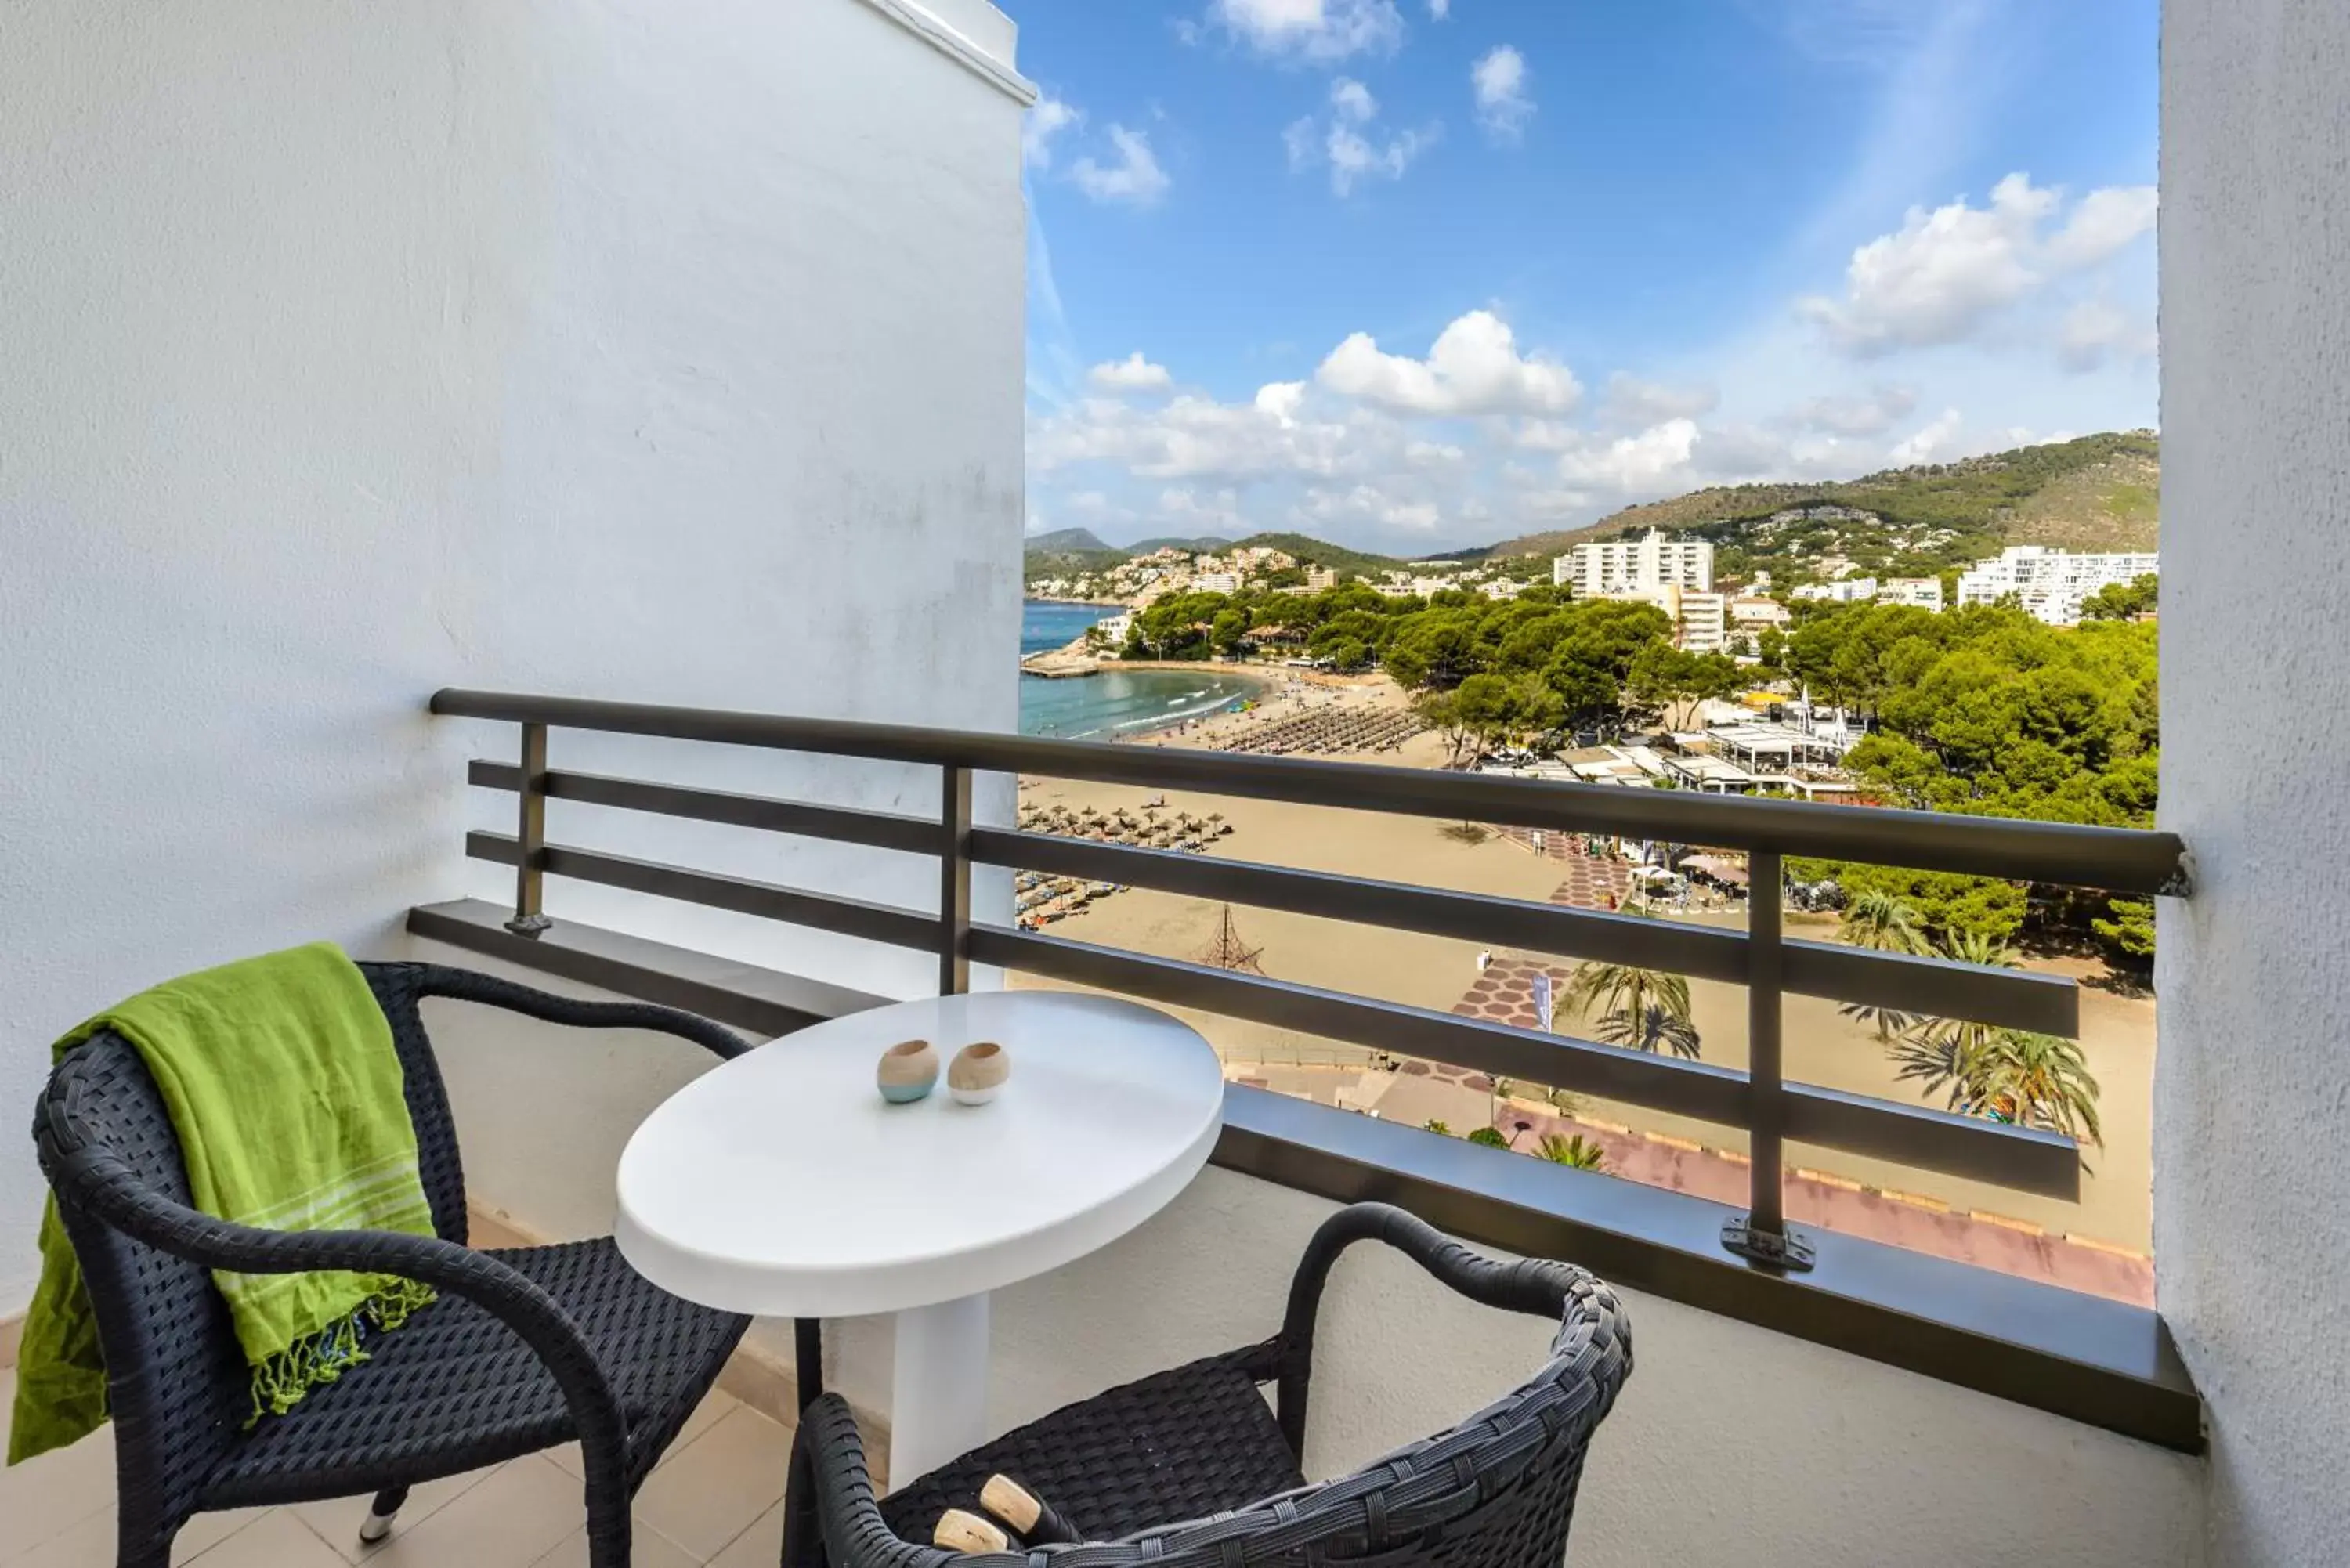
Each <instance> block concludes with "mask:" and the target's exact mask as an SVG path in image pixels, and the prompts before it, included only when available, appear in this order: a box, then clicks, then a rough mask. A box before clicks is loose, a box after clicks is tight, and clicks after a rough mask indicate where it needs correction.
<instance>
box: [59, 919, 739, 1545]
mask: <svg viewBox="0 0 2350 1568" xmlns="http://www.w3.org/2000/svg"><path fill="white" fill-rule="evenodd" d="M360 968H361V970H362V971H364V972H365V973H366V975H367V979H368V983H369V986H370V987H372V988H373V990H374V992H375V995H376V1000H377V1001H378V1002H380V1003H381V1005H382V1007H383V1011H384V1016H385V1017H386V1018H387V1019H389V1020H390V1023H391V1033H392V1039H393V1041H394V1043H395V1044H397V1046H398V1048H399V1051H400V1066H401V1068H402V1071H403V1075H404V1078H405V1084H404V1094H405V1097H406V1099H407V1101H408V1113H409V1116H410V1118H411V1120H412V1121H413V1122H414V1124H415V1127H416V1143H417V1149H418V1153H419V1155H420V1157H421V1165H422V1168H423V1178H424V1190H425V1195H426V1197H427V1198H428V1199H429V1200H430V1201H431V1204H432V1223H433V1228H434V1229H435V1230H436V1231H439V1233H440V1234H439V1236H438V1238H437V1239H435V1238H428V1237H421V1236H406V1235H394V1234H390V1233H386V1232H380V1231H310V1232H304V1233H291V1232H284V1231H258V1230H254V1229H251V1228H249V1227H246V1226H242V1225H232V1224H227V1223H224V1222H223V1221H221V1220H214V1219H212V1218H210V1217H209V1216H207V1215H204V1214H201V1213H198V1212H197V1211H196V1210H193V1209H192V1208H191V1207H189V1204H190V1198H189V1192H188V1181H187V1174H186V1170H185V1168H184V1166H183V1163H182V1158H181V1153H180V1146H179V1141H178V1139H177V1138H176V1137H174V1136H173V1133H172V1123H171V1119H170V1117H169V1116H167V1115H166V1114H165V1112H164V1108H163V1102H162V1100H161V1096H158V1094H157V1093H156V1090H155V1085H154V1081H153V1080H152V1079H151V1078H150V1077H149V1076H148V1074H147V1069H146V1066H145V1064H143V1063H142V1062H141V1061H140V1056H139V1054H138V1052H137V1051H136V1050H135V1049H133V1048H132V1047H131V1046H130V1044H129V1043H128V1042H126V1041H124V1040H122V1039H121V1038H120V1036H118V1035H114V1034H110V1033H101V1034H99V1035H97V1036H95V1037H93V1038H92V1039H90V1040H89V1041H88V1043H87V1044H83V1045H81V1046H79V1047H78V1048H77V1049H75V1050H73V1051H70V1052H68V1054H66V1057H65V1059H64V1061H62V1062H61V1063H59V1064H58V1065H57V1071H56V1072H55V1073H54V1074H53V1075H51V1076H50V1079H49V1083H48V1087H47V1091H46V1093H44V1094H43V1096H41V1101H40V1105H39V1107H38V1109H37V1110H36V1114H35V1116H34V1124H33V1137H34V1141H35V1143H36V1146H37V1147H38V1149H39V1152H40V1160H41V1168H42V1170H43V1171H44V1172H45V1173H46V1174H47V1177H48V1179H49V1184H50V1186H51V1187H52V1188H53V1189H55V1190H56V1192H57V1202H58V1208H59V1212H60V1214H61V1215H62V1216H63V1218H64V1220H65V1226H66V1231H67V1233H68V1235H69V1236H70V1237H71V1238H72V1241H73V1245H74V1251H75V1252H76V1254H77V1255H78V1257H79V1258H80V1260H81V1266H82V1271H83V1273H84V1275H85V1276H86V1278H87V1279H88V1285H89V1292H90V1299H91V1303H92V1305H93V1307H94V1308H95V1310H96V1314H97V1317H98V1326H99V1341H100V1345H101V1347H102V1348H103V1350H104V1353H105V1356H106V1369H107V1386H108V1397H109V1405H110V1407H111V1409H112V1413H113V1417H114V1440H115V1454H116V1461H117V1462H116V1474H117V1487H118V1490H119V1494H120V1496H119V1505H118V1506H119V1516H120V1534H119V1542H120V1544H119V1546H118V1549H117V1550H118V1552H119V1553H120V1555H119V1559H118V1560H119V1562H120V1565H121V1568H165V1565H166V1564H168V1563H170V1561H171V1552H172V1537H173V1536H174V1535H175V1534H177V1533H178V1532H179V1530H180V1527H181V1526H182V1524H184V1523H186V1522H187V1521H188V1519H189V1518H190V1516H191V1515H193V1514H196V1513H199V1512H203V1511H209V1510H213V1509H228V1508H243V1507H247V1506H250V1505H254V1504H267V1503H286V1502H302V1501H310V1500H312V1499H317V1498H330V1497H348V1496H354V1495H359V1494H362V1493H368V1492H373V1493H376V1494H377V1495H376V1498H375V1502H374V1506H373V1508H372V1509H371V1511H370V1513H369V1520H368V1522H367V1524H366V1526H364V1527H363V1529H362V1535H363V1536H364V1537H365V1538H366V1539H369V1540H377V1539H380V1538H381V1536H382V1535H383V1534H384V1533H386V1532H389V1530H390V1522H391V1515H392V1514H393V1513H395V1512H396V1511H398V1509H399V1507H400V1503H401V1502H402V1501H405V1499H406V1497H407V1494H408V1489H409V1488H410V1487H411V1486H412V1485H415V1484H416V1483H418V1482H420V1481H425V1480H433V1479H435V1478H437V1477H441V1476H447V1475H454V1474H457V1473H460V1472H462V1471H464V1470H469V1469H477V1468H479V1467H481V1466H484V1465H492V1464H496V1463H499V1462H501V1461H503V1460H505V1459H514V1458H515V1457H517V1456H519V1455H522V1454H527V1453H531V1452H534V1451H536V1450H537V1449H547V1448H552V1447H554V1446H556V1444H558V1443H563V1442H567V1441H569V1440H570V1439H572V1438H577V1439H578V1440H579V1445H580V1450H581V1457H582V1460H583V1463H584V1467H585V1469H586V1472H587V1530H588V1540H589V1542H590V1546H589V1561H590V1562H591V1563H593V1564H594V1568H623V1565H624V1564H626V1563H627V1562H628V1561H629V1501H630V1500H631V1499H632V1498H633V1497H634V1496H635V1494H636V1490H637V1488H638V1487H639V1485H641V1484H642V1483H643V1481H644V1479H645V1477H646V1476H647V1475H648V1474H650V1471H651V1469H652V1467H653V1465H654V1463H655V1461H656V1460H658V1459H660V1454H661V1450H662V1449H665V1448H666V1447H667V1446H668V1445H669V1443H670V1441H671V1438H675V1437H676V1435H677V1432H678V1429H679V1428H681V1426H683V1425H684V1423H685V1419H686V1417H687V1416H688V1415H690V1414H691V1412H692V1410H693V1407H694V1406H695V1405H696V1404H698V1403H699V1402H700V1401H701V1399H702V1396H703V1395H704V1394H705V1393H707V1392H708V1391H709V1388H710V1386H711V1384H712V1382H713V1381H715V1380H716V1378H717V1376H718V1371H719V1368H720V1367H721V1366H723V1364H724V1362H725V1360H726V1357H727V1356H728V1355H730V1354H731V1353H732V1352H733V1348H734V1345H735V1343H736V1342H737V1341H738V1340H740V1339H741V1338H742V1337H743V1329H744V1328H745V1327H746V1326H747V1325H748V1324H749V1321H750V1320H749V1319H747V1318H743V1317H736V1316H733V1315H732V1314H725V1313H716V1312H711V1311H708V1310H706V1309H704V1308H702V1307H698V1306H693V1305H690V1304H688V1303H685V1302H681V1301H679V1300H678V1299H677V1298H676V1297H674V1296H671V1295H669V1294H666V1293H663V1292H661V1291H660V1290H658V1289H656V1288H655V1287H654V1286H652V1285H651V1284H649V1283H648V1282H645V1281H644V1280H643V1279H642V1278H640V1277H639V1275H637V1274H636V1273H635V1272H633V1271H632V1270H630V1269H629V1266H628V1264H627V1263H626V1262H623V1261H622V1260H621V1258H620V1255H619V1252H618V1251H616V1250H615V1249H614V1248H613V1245H612V1243H611V1242H610V1241H608V1240H605V1241H574V1242H567V1243H566V1244H564V1245H561V1246H554V1247H534V1248H525V1249H516V1250H509V1251H472V1250H471V1249H469V1248H468V1247H467V1246H466V1245H465V1182H464V1175H463V1170H462V1168H460V1166H459V1164H458V1158H457V1137H456V1128H455V1127H454V1126H453V1124H452V1121H451V1118H450V1114H449V1102H448V1097H447V1096H446V1094H445V1093H444V1091H443V1090H442V1083H441V1073H440V1069H439V1067H438V1066H437V1065H436V1064H435V1063H434V1061H433V1056H432V1042H431V1041H430V1040H429V1039H428V1038H427V1037H426V1035H425V1033H424V1023H423V1020H422V1018H421V1015H420V1013H419V1012H418V1009H417V1003H418V1002H419V1001H420V999H421V998H424V997H428V996H442V997H453V998H457V999H459V1000H462V1001H466V1002H487V1003H491V1004H493V1005H494V1006H498V1007H504V1008H508V1009H511V1010H513V1011H514V1012H523V1013H527V1014H529V1015H531V1016H532V1017H535V1018H542V1019H546V1020H548V1021H550V1022H552V1023H566V1024H577V1025H583V1026H589V1027H604V1028H634V1029H657V1030H661V1031H663V1032H665V1033H671V1034H679V1035H682V1036H684V1037H685V1038H686V1039H689V1040H691V1041H693V1042H694V1043H696V1044H700V1045H703V1046H706V1047H707V1048H709V1049H710V1050H712V1051H713V1052H715V1053H716V1054H719V1055H721V1056H733V1055H738V1054H741V1053H742V1052H743V1049H744V1046H743V1043H742V1041H740V1040H739V1039H737V1038H736V1037H735V1036H734V1035H733V1033H729V1032H728V1031H727V1030H725V1029H723V1028H721V1027H720V1026H719V1025H717V1024H715V1023H711V1022H709V1021H708V1020H706V1019H701V1018H696V1017H693V1016H691V1014H688V1013H683V1012H673V1011H671V1009H668V1008H664V1007H650V1006H643V1005H639V1004H635V1003H605V1002H578V1001H575V1000H573V999H571V998H568V997H560V996H553V995H549V994H547V993H546V992H540V991H533V990H531V989H530V988H529V987H527V986H520V985H515V984H513V983H511V982H509V981H503V980H497V979H494V978H492V977H491V976H488V975H482V974H474V973H471V972H469V971H464V970H457V969H446V968H442V967H441V966H439V965H434V964H362V965H361V966H360ZM213 1269H223V1270H227V1271H231V1272H239V1273H255V1274H258V1273H299V1272H307V1271H311V1270H318V1269H353V1270H361V1271H376V1272H385V1273H393V1274H400V1275H403V1276H405V1277H407V1278H410V1279H415V1280H421V1281H423V1282H426V1283H428V1284H431V1285H432V1286H434V1287H435V1288H436V1289H437V1290H438V1291H439V1292H440V1293H441V1299H440V1300H439V1301H437V1302H435V1303H433V1304H432V1306H429V1307H427V1308H425V1309H424V1310H423V1311H421V1312H420V1313H418V1314H415V1315H414V1316H412V1317H411V1319H410V1320H409V1322H408V1324H407V1325H406V1326H405V1327H403V1328H401V1329H400V1330H399V1331H398V1332H397V1333H393V1334H381V1335H378V1336H375V1337H373V1338H372V1339H371V1340H370V1341H369V1346H368V1348H369V1352H370V1354H371V1356H372V1359H370V1360H369V1361H367V1362H365V1363H362V1364H361V1365H359V1366H356V1367H353V1368H352V1369H351V1370H349V1371H348V1372H346V1373H345V1374H344V1375H343V1376H342V1377H341V1378H340V1379H339V1380H338V1381H337V1382H334V1383H331V1384H328V1385H326V1386H322V1387H319V1388H316V1389H314V1390H312V1391H311V1393H310V1394H309V1396H308V1397H306V1398H305V1399H304V1400H303V1401H302V1403H301V1404H299V1405H297V1406H296V1407H294V1409H293V1410H292V1411H290V1412H289V1413H287V1414H286V1415H283V1416H272V1417H268V1418H266V1419H265V1420H263V1421H262V1422H260V1423H259V1424H258V1425H257V1426H256V1427H255V1428H253V1429H252V1430H250V1431H247V1430H246V1429H245V1420H246V1417H247V1416H248V1415H249V1413H250V1411H251V1409H252V1396H251V1393H250V1378H249V1372H248V1369H247V1367H246V1366H245V1361H244V1355H243V1354H242V1352H241V1351H240V1350H239V1349H238V1346H237V1342H236V1337H235V1334H234V1331H233V1330H232V1329H231V1327H230V1324H229V1318H228V1309H227V1307H226V1305H225V1303H223V1301H222V1299H221V1295H220V1293H219V1292H218V1291H217V1290H215V1289H214V1288H213V1282H212V1279H211V1275H210V1272H209V1271H211V1270H213Z"/></svg>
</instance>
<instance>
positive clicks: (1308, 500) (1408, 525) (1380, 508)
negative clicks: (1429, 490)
mask: <svg viewBox="0 0 2350 1568" xmlns="http://www.w3.org/2000/svg"><path fill="white" fill-rule="evenodd" d="M1298 514H1299V521H1301V522H1305V523H1315V524H1331V523H1367V524H1372V525H1373V526H1375V527H1378V528H1383V529H1387V530H1389V531H1391V532H1398V533H1406V534H1432V533H1434V532H1435V531H1436V525H1437V524H1439V523H1440V522H1442V521H1443V519H1444V514H1443V512H1442V510H1441V509H1440V507H1438V505H1437V504H1436V503H1434V502H1433V501H1427V500H1407V499H1405V498H1403V497H1401V496H1398V495H1394V494H1391V493H1388V491H1387V490H1385V489H1383V488H1381V487H1380V486H1378V485H1375V484H1357V485H1354V486H1351V487H1350V488H1348V489H1346V490H1326V489H1323V488H1321V487H1319V486H1316V487H1315V488H1312V489H1309V490H1307V491H1306V493H1305V503H1304V504H1302V505H1301V506H1300V507H1299V508H1298Z"/></svg>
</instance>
